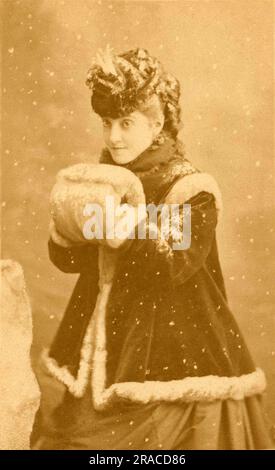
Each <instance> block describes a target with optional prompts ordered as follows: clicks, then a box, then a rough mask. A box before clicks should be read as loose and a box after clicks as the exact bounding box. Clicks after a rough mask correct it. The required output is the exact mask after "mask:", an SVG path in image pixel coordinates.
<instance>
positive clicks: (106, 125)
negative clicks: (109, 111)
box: [102, 119, 110, 127]
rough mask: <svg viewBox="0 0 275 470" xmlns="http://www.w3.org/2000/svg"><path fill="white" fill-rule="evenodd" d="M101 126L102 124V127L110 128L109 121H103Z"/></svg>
mask: <svg viewBox="0 0 275 470" xmlns="http://www.w3.org/2000/svg"><path fill="white" fill-rule="evenodd" d="M102 124H103V127H109V126H110V121H107V120H105V119H103V121H102Z"/></svg>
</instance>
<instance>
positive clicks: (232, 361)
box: [32, 48, 270, 450]
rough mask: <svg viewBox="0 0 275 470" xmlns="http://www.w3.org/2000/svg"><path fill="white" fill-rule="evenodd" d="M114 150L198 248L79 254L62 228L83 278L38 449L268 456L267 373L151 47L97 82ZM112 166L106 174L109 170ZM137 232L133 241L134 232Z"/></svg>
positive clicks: (121, 60)
mask: <svg viewBox="0 0 275 470" xmlns="http://www.w3.org/2000/svg"><path fill="white" fill-rule="evenodd" d="M87 85H88V86H89V88H90V89H91V90H92V107H93V110H94V111H95V112H96V113H97V114H98V115H99V116H100V117H101V118H102V123H103V133H104V140H105V144H106V147H105V148H104V150H103V152H102V155H101V159H100V162H101V163H104V164H108V165H113V168H115V167H123V168H124V169H127V170H130V171H131V172H132V173H134V174H135V176H136V177H137V178H139V180H140V181H141V182H142V186H143V190H144V194H145V198H146V203H147V204H148V203H154V204H159V203H163V202H164V203H166V204H181V205H183V204H190V207H191V224H192V238H191V245H190V247H189V248H188V249H185V250H174V249H173V242H175V241H177V240H179V239H180V238H181V236H180V234H181V230H180V229H181V228H182V224H183V217H182V219H181V221H180V227H178V230H172V229H171V230H170V232H169V236H168V237H167V238H166V239H165V240H164V239H163V238H161V236H160V225H159V223H160V218H158V220H157V223H155V224H154V223H153V224H152V223H151V224H149V225H148V226H147V229H149V227H151V228H152V226H153V229H154V230H155V235H156V236H155V238H153V239H152V238H148V237H147V238H145V239H138V238H132V239H130V237H128V238H125V239H122V240H121V239H116V238H113V239H112V240H106V241H105V245H103V244H101V243H98V244H95V243H93V244H92V243H89V242H87V243H83V244H77V243H76V244H74V243H72V240H69V241H68V240H66V238H65V237H64V233H65V232H63V234H62V233H61V232H62V230H59V232H58V231H57V230H56V227H55V226H54V225H53V226H52V231H51V238H50V240H49V255H50V259H51V260H52V262H53V263H54V264H55V265H56V266H57V267H58V268H59V269H61V270H62V271H64V272H79V273H80V277H79V279H78V282H77V285H76V287H75V290H74V292H73V294H72V297H71V299H70V302H69V305H68V307H67V310H66V312H65V315H64V318H63V320H62V323H61V325H60V327H59V330H58V332H57V335H56V337H55V339H54V341H53V344H52V346H51V349H50V351H49V354H48V356H47V357H46V358H45V364H46V366H47V369H48V371H49V372H50V373H51V374H52V375H54V376H55V377H56V378H57V379H58V380H59V381H60V382H62V383H63V384H64V385H65V387H66V391H65V392H64V399H63V401H62V403H61V404H60V405H59V406H58V407H56V409H55V410H54V412H53V413H51V414H50V415H47V414H45V413H42V411H40V413H39V414H38V416H37V420H36V425H35V428H34V432H33V436H32V445H33V448H34V449H99V450H100V449H158V448H163V449H174V450H175V449H263V448H267V447H270V441H269V437H268V434H267V431H266V428H265V423H264V418H263V415H262V410H261V394H262V392H263V391H264V389H265V378H264V373H263V372H262V371H261V370H260V369H256V368H255V365H254V362H253V360H252V359H251V356H250V354H249V352H248V350H247V347H246V345H245V342H244V340H243V337H242V335H241V333H240V331H239V328H238V326H237V324H236V322H235V320H234V318H233V315H232V313H231V311H230V309H229V307H228V303H227V297H226V291H225V286H224V281H223V276H222V272H221V268H220V263H219V258H218V251H217V244H216V236H215V228H216V224H217V221H218V216H219V211H220V209H221V197H220V192H219V189H218V186H217V184H216V182H215V180H214V179H213V178H212V177H211V176H210V175H208V174H206V173H203V172H200V171H199V170H198V169H196V168H195V167H194V166H193V165H192V164H191V163H190V162H189V161H188V160H187V159H186V158H185V156H184V151H183V147H182V144H181V142H180V141H179V140H178V139H177V134H178V131H179V129H180V125H181V122H180V107H179V97H180V87H179V82H178V81H177V80H176V79H175V78H174V77H172V76H171V75H170V74H167V73H166V72H165V71H164V70H163V67H162V65H161V64H160V63H159V61H158V60H156V59H155V58H153V57H151V56H150V55H149V53H148V52H147V51H146V50H144V49H139V48H138V49H135V50H130V51H127V52H125V53H124V54H120V55H117V56H116V55H114V54H113V52H112V51H111V50H110V49H107V50H106V51H105V52H104V53H100V54H98V56H97V61H96V63H95V64H94V65H93V66H92V68H91V69H90V71H89V74H88V79H87ZM108 168H109V167H108ZM136 228H137V224H136V221H135V223H134V225H133V230H134V232H135V233H136Z"/></svg>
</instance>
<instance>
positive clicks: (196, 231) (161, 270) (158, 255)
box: [135, 174, 221, 286]
mask: <svg viewBox="0 0 275 470" xmlns="http://www.w3.org/2000/svg"><path fill="white" fill-rule="evenodd" d="M164 202H165V203H167V204H178V205H179V209H180V210H179V214H180V217H179V225H178V229H172V228H169V232H168V236H166V237H165V239H164V238H163V237H161V230H160V228H161V227H160V224H161V217H160V214H159V215H158V218H157V225H155V231H156V233H157V235H156V237H155V239H152V238H149V237H148V235H147V236H146V239H145V240H135V243H136V248H137V251H138V252H140V253H139V254H140V257H141V258H142V259H143V262H144V261H145V262H146V263H147V268H148V272H149V273H150V274H149V275H150V276H154V274H156V273H158V274H159V278H160V280H161V278H162V277H163V279H166V278H167V272H168V273H169V277H170V279H171V280H172V283H173V285H174V286H177V285H180V284H182V283H184V282H185V281H186V280H188V279H189V278H190V277H191V276H192V275H194V274H195V273H196V272H197V271H198V270H199V269H200V268H201V267H202V266H203V264H204V262H205V260H206V258H207V256H208V254H209V252H210V250H211V247H212V244H213V240H214V237H215V229H216V225H217V221H218V212H219V210H220V209H221V196H220V192H219V190H218V187H217V185H216V183H215V181H214V179H213V178H212V177H210V175H207V176H206V177H205V178H203V177H202V176H201V174H199V175H198V177H196V175H191V176H190V177H189V176H187V177H184V178H182V179H180V180H179V181H178V182H177V183H176V185H175V186H174V187H173V188H172V190H171V191H170V192H169V193H168V195H167V196H166V198H165V201H164ZM184 204H189V208H190V212H191V239H190V243H189V245H187V246H186V248H185V249H175V243H176V244H178V243H180V242H181V241H182V239H181V236H182V228H183V224H184V223H186V222H184V220H185V215H184V212H183V211H182V208H183V206H184ZM150 225H151V222H149V223H148V222H147V233H148V229H149V227H150ZM169 227H173V225H172V224H171V215H170V216H169ZM143 255H144V256H143ZM162 275H163V276H162Z"/></svg>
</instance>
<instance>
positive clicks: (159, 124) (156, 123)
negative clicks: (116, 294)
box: [153, 114, 164, 138]
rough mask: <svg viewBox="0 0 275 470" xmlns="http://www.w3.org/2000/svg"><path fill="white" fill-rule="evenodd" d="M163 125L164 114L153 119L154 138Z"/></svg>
mask: <svg viewBox="0 0 275 470" xmlns="http://www.w3.org/2000/svg"><path fill="white" fill-rule="evenodd" d="M163 126H164V114H162V115H161V116H159V117H158V119H156V120H155V121H154V124H153V133H154V138H155V137H157V135H158V134H159V133H160V132H161V130H162V128H163Z"/></svg>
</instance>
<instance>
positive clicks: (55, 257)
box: [48, 237, 98, 273]
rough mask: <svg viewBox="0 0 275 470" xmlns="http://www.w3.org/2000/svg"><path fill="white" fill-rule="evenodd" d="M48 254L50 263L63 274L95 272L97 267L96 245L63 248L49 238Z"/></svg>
mask: <svg viewBox="0 0 275 470" xmlns="http://www.w3.org/2000/svg"><path fill="white" fill-rule="evenodd" d="M48 253H49V258H50V260H51V262H52V263H53V264H54V265H55V266H56V267H57V268H58V269H60V271H63V272H64V273H81V272H84V271H88V270H89V271H90V272H91V271H92V270H96V269H97V266H98V262H97V260H98V247H97V245H88V244H83V245H75V246H74V245H72V246H70V247H64V246H61V245H58V244H57V243H55V242H54V241H53V239H52V238H51V237H50V238H49V240H48Z"/></svg>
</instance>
